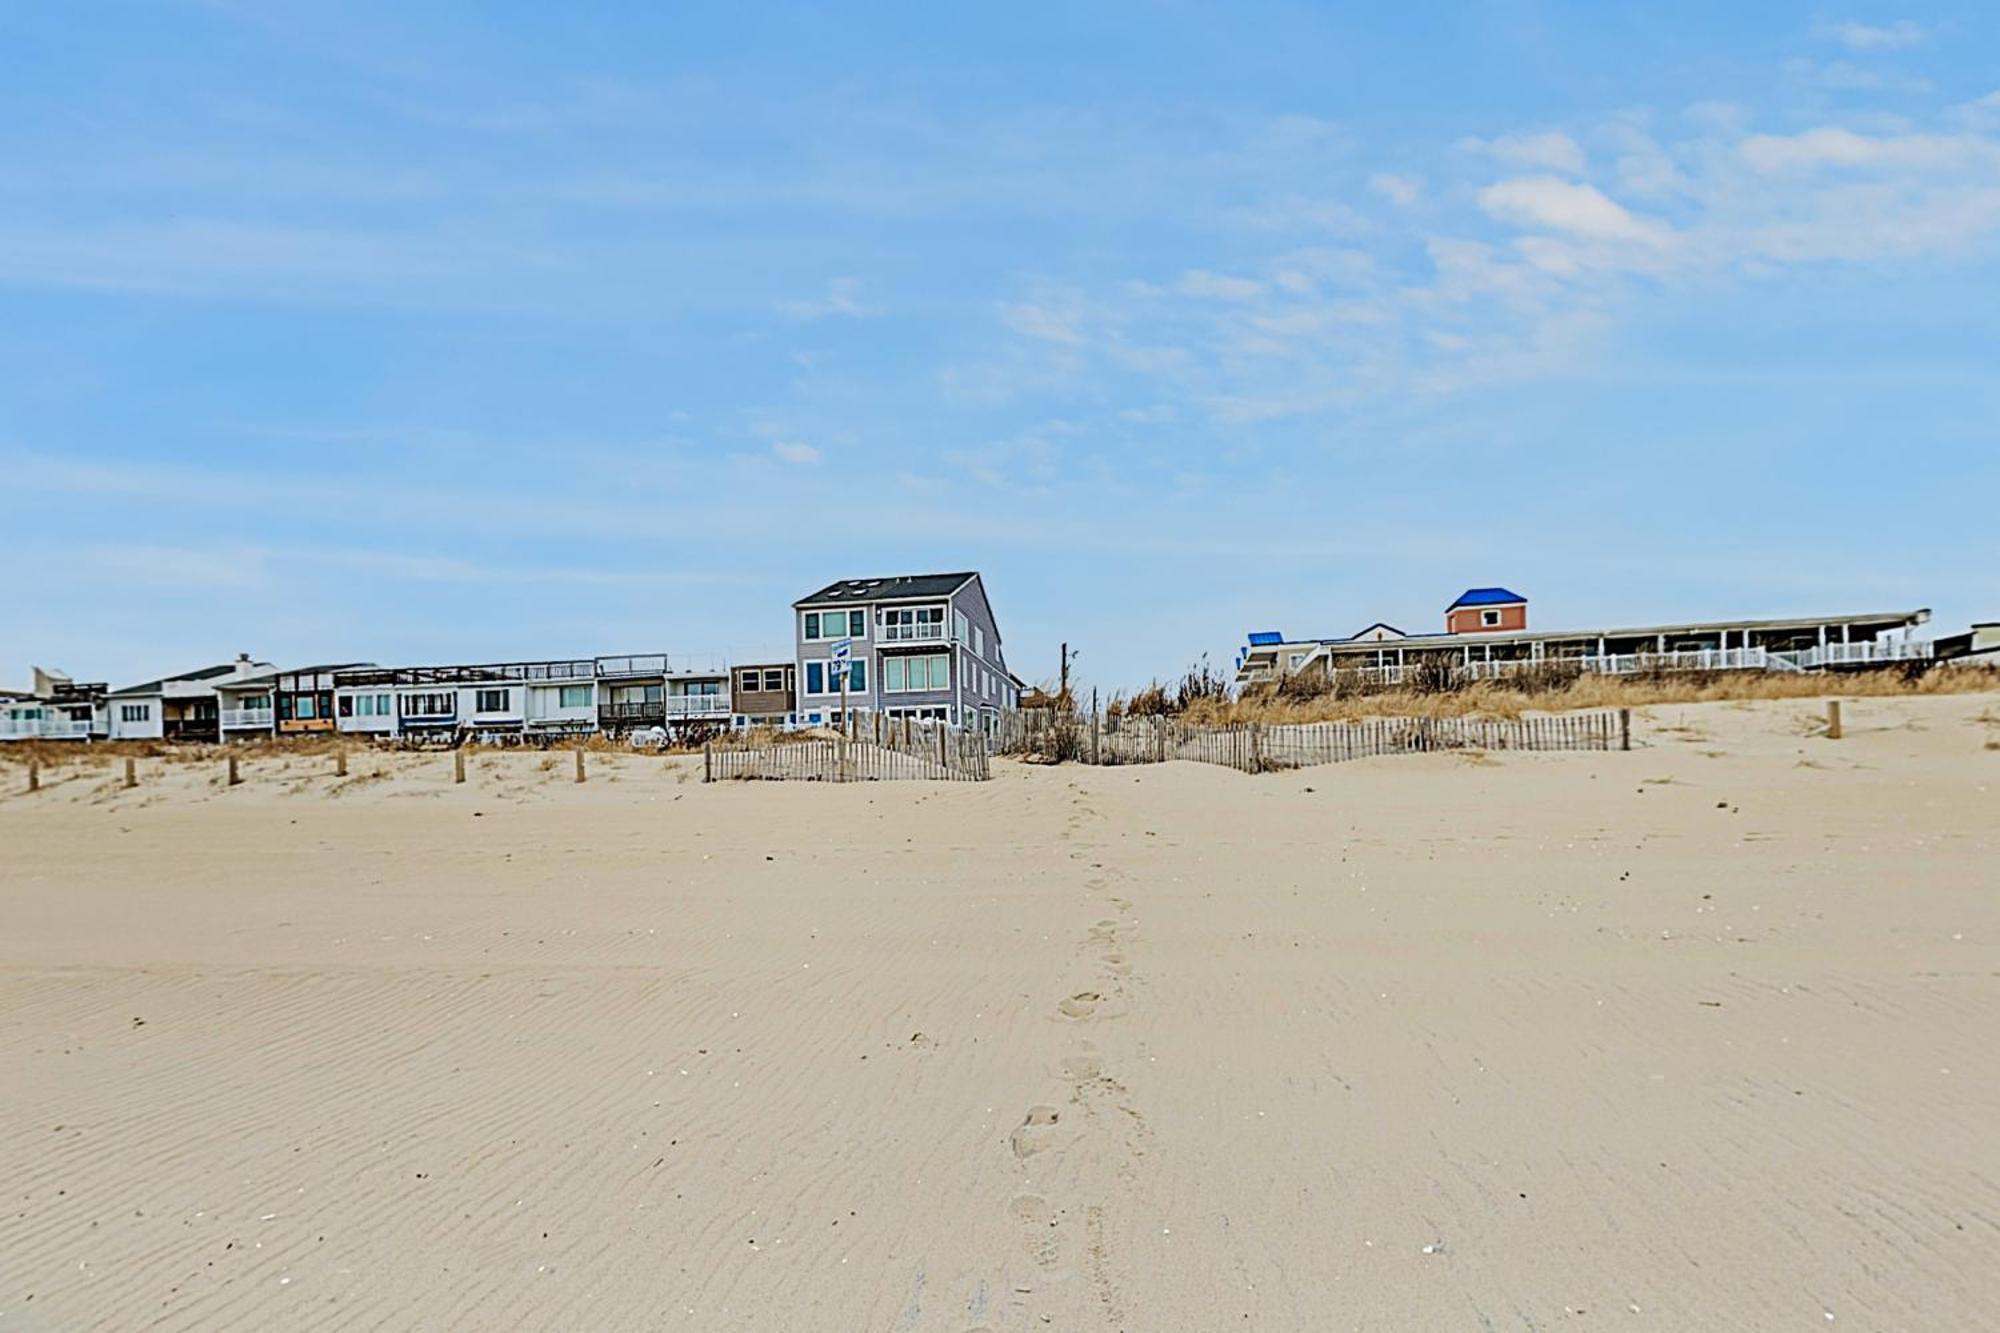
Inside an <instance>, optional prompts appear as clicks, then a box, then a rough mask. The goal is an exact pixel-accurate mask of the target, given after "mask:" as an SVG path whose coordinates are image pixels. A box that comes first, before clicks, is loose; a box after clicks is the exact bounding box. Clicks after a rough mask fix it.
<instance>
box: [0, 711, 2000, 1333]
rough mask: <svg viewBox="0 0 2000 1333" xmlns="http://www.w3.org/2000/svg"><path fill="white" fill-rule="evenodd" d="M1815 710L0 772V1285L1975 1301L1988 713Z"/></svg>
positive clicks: (1997, 1243)
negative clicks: (738, 776) (1365, 729)
mask: <svg viewBox="0 0 2000 1333" xmlns="http://www.w3.org/2000/svg"><path fill="white" fill-rule="evenodd" d="M1818 712H1819V710H1818V708H1817V706H1816V705H1815V704H1813V703H1812V702H1810V701H1796V700H1768V701H1756V702H1749V703H1746V704H1742V705H1740V706H1739V705H1733V704H1713V703H1694V704H1662V705H1657V706H1653V707H1650V708H1648V709H1647V710H1645V713H1644V714H1643V715H1642V719H1641V725H1640V726H1639V728H1638V731H1637V735H1638V738H1639V742H1640V743H1639V748H1637V749H1635V750H1634V751H1633V752H1632V753H1629V754H1619V753H1608V754H1606V753H1588V754H1520V753H1506V754H1495V755H1491V756H1486V757H1483V758H1480V759H1475V758H1473V757H1469V756H1463V755H1442V754H1440V755H1426V756H1413V757H1403V758H1391V759H1379V760H1366V761H1361V762H1357V763H1352V764H1346V765H1340V766H1336V767H1331V768H1324V769H1314V770H1307V771H1303V772H1295V773H1289V774H1282V775H1271V776H1266V777H1248V776H1245V775H1242V774H1239V773H1235V772H1232V771H1229V770H1226V769H1221V768H1210V767H1200V766H1195V765H1187V764H1168V765H1163V766H1159V767H1151V768H1144V769H1132V768H1119V769H1083V768H1077V767H1073V766H1070V767H1053V768H1051V767H1028V766H1021V765H1013V764H1004V763H1003V764H998V765H996V766H995V771H996V777H995V779H994V781H992V782H991V783H986V784H937V785H929V784H920V783H895V784H875V785H856V786H846V787H827V786H821V785H817V784H719V785H715V786H703V785H702V784H701V783H700V782H699V773H700V769H699V760H690V759H687V758H684V757H672V756H669V757H664V758H661V757H653V756H639V755H621V754H611V753H605V754H601V755H593V756H591V758H590V763H591V768H590V781H589V782H588V783H586V784H583V785H577V784H575V783H574V782H573V781H572V780H571V779H570V774H569V772H568V770H567V767H566V765H565V764H561V763H559V764H558V765H557V767H556V768H555V769H553V770H550V769H546V768H544V767H542V764H543V761H544V758H545V756H543V755H541V754H539V753H535V752H500V751H492V752H481V753H476V754H473V755H471V756H470V757H469V758H470V764H471V768H470V772H469V775H468V781H467V782H466V784H465V785H463V786H456V785H454V784H453V783H452V782H451V767H450V766H451V757H450V756H449V755H445V754H409V753H392V752H374V751H370V752H365V753H363V752H357V753H356V754H355V755H353V756H352V757H351V763H350V773H349V776H348V777H347V778H346V779H337V778H335V777H334V776H333V775H332V772H331V762H330V758H328V757H327V756H325V755H322V754H292V753H285V754H280V753H277V752H275V751H274V752H271V753H269V754H260V755H257V756H255V757H250V758H246V760H245V762H244V763H243V764H242V773H243V778H244V781H243V783H242V785H241V786H238V787H234V788H230V787H227V786H225V785H223V783H222V780H221V773H220V765H219V762H218V761H216V760H215V759H214V758H213V756H207V757H202V758H197V759H190V760H188V761H187V762H177V761H176V760H175V759H174V758H171V757H159V756H154V757H147V758H142V759H140V760H139V767H140V779H141V781H140V785H139V787H138V788H137V789H134V790H129V791H128V790H125V789H123V788H122V787H121V786H120V785H119V782H118V773H117V772H116V770H115V768H114V767H113V766H111V765H109V764H100V763H97V762H96V761H94V760H92V761H87V762H75V763H69V764H61V765H52V766H50V767H49V768H48V769H46V770H45V771H44V777H45V783H44V786H43V789H42V790H41V791H39V792H37V793H35V794H33V795H32V796H31V795H27V794H25V793H24V792H22V790H21V789H20V786H19V784H18V783H10V784H9V786H8V789H7V791H6V792H5V793H4V794H0V848H4V866H5V873H4V875H0V920H4V921H5V922H6V923H7V928H6V930H5V931H4V932H0V1181H4V1182H5V1190H6V1198H5V1207H4V1209H0V1328H4V1329H21V1328H29V1329H37V1330H57V1329H60V1330H68V1329H78V1328H131V1327H148V1328H158V1329H168V1330H194V1329H201V1330H224V1331H229V1330H253V1329H256V1330H261V1329H276V1328H283V1329H336V1328H372V1327H381V1328H418V1327H421V1328H523V1329H528V1328H537V1329H539V1328H603V1329H620V1328H674V1329H691V1330H692V1329H700V1330H733V1329H742V1330H769V1329H778V1328H783V1329H801V1330H807V1329H810V1330H818V1329H828V1330H849V1329H907V1330H941V1331H942V1333H967V1330H973V1329H985V1330H992V1331H993V1333H1001V1331H1002V1330H1009V1331H1011V1330H1024V1329H1034V1330H1039V1329H1047V1328H1060V1329H1066V1330H1087V1331H1091V1333H1097V1331H1108V1330H1118V1329H1131V1330H1138V1329H1144V1330H1166V1331H1169V1333H1171V1331H1173V1330H1204V1331H1206V1330H1214V1329H1220V1328H1246V1329H1248V1328H1255V1329H1285V1330H1293V1329H1296V1330H1323V1329H1336V1328H1337V1329H1367V1330H1410V1329H1433V1328H1436V1329H1447V1328H1472V1329H1477V1328H1539V1329H1554V1328H1571V1327H1576V1328H1589V1327H1615V1328H1622V1329H1635V1330H1673V1331H1674V1333H1684V1331H1685V1330H1689V1329H1702V1330H1738V1329H1740V1330H1767V1329H1775V1328H1806V1327H1813V1328H1824V1327H1836V1328H1863V1329H1898V1328H1904V1329H1923V1330H1932V1329H1937V1330H1947V1329H1965V1330H1972V1329H1986V1328H1993V1327H2000V1274H1996V1271H1995V1269H1994V1267H1993V1265H1992V1264H1991V1262H1990V1256H1991V1255H1992V1254H1993V1253H1994V1252H1995V1251H1996V1249H2000V1142H1997V1141H1996V1139H1995V1136H1994V1135H1993V1133H1992V1132H1991V1128H1990V1127H1991V1126H1992V1125H1993V1124H1994V1123H1996V1121H2000V1065H1996V1062H1995V1060H1994V1058H1993V1055H1992V1050H1991V1048H1992V1035H1993V1033H1994V1031H1995V1029H1996V1023H2000V898H1996V895H1995V894H1994V892H1993V888H1994V883H1993V874H1992V867H1993V865H1994V858H1995V854H1996V851H2000V821H1996V819H1995V817H1994V811H1995V809H1996V804H2000V753H1996V752H1995V751H1993V750H1991V749H1989V748H1987V747H1988V744H1989V743H1990V742H1991V741H1993V740H1994V739H1996V735H2000V708H1996V706H1995V705H1994V703H1993V701H1992V699H1991V698H1984V699H1982V698H1978V697H1972V696H1954V695H1943V694H1937V695H1914V696H1907V697H1881V698H1869V699H1866V700H1860V701H1857V702H1855V703H1853V704H1851V705H1850V707H1849V709H1848V714H1847V718H1846V726H1847V736H1846V738H1845V739H1843V740H1840V741H1829V740H1827V739H1825V738H1824V737H1823V736H1820V735H1818V734H1817V733H1816V731H1815V723H1816V719H1817V717H1818ZM18 774H19V769H18V768H16V769H13V770H12V775H16V776H17V775H18ZM1829 1317H1831V1318H1832V1319H1833V1320H1834V1321H1836V1322H1834V1323H1832V1324H1829V1323H1828V1322H1827V1321H1828V1319H1829Z"/></svg>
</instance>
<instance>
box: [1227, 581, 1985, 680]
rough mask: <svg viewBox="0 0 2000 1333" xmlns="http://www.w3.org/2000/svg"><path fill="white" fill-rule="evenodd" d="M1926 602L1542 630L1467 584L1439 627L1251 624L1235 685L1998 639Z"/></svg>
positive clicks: (1829, 665)
mask: <svg viewBox="0 0 2000 1333" xmlns="http://www.w3.org/2000/svg"><path fill="white" fill-rule="evenodd" d="M1930 618H1931V613H1930V612H1929V611H1928V610H1926V609H1915V610H1907V611H1865V612H1855V613H1843V614H1838V615H1818V616H1792V617H1776V618H1769V619H1761V620H1722V621H1680V622H1675V623H1671V624H1653V625H1641V626H1614V627H1607V628H1584V629H1566V630H1536V629H1530V628H1529V626H1528V599H1527V598H1525V597H1523V596H1521V595H1520V594H1519V593H1516V592H1513V591H1510V590H1509V589H1507V588H1497V587H1496V588H1470V589H1467V590H1466V591H1465V592H1464V593H1463V594H1462V595H1461V596H1459V597H1458V599H1457V600H1455V601H1454V602H1452V604H1451V605H1450V606H1448V607H1447V608H1445V623H1444V630H1443V632H1442V633H1431V632H1426V631H1422V630H1419V631H1416V632H1413V633H1406V632H1405V631H1403V630H1401V629H1398V628H1397V627H1396V626H1394V625H1391V624H1388V623H1386V622H1383V621H1376V622H1375V623H1373V624H1371V625H1369V626H1368V627H1367V628H1365V629H1362V630H1359V631H1357V632H1355V633H1353V634H1347V635H1339V636H1333V637H1325V638H1293V637H1290V636H1287V635H1285V634H1282V633H1278V632H1276V631H1265V632H1259V633H1254V634H1251V635H1250V636H1249V642H1248V643H1247V644H1246V645H1245V646H1244V647H1243V648H1241V649H1239V650H1238V652H1237V656H1236V680H1237V683H1238V684H1239V685H1245V686H1254V685H1266V684H1273V683H1276V682H1280V681H1284V680H1288V679H1300V678H1303V679H1312V678H1315V677H1340V676H1353V677H1356V678H1361V679H1366V680H1369V681H1373V682H1376V683H1382V684H1392V685H1393V684H1396V683H1399V682H1401V681H1402V680H1403V679H1404V678H1405V677H1406V676H1407V674H1408V673H1409V672H1411V671H1413V670H1418V669H1434V668H1437V667H1441V666H1442V667H1448V668H1450V669H1451V670H1452V671H1453V672H1455V673H1456V674H1458V675H1460V676H1462V677H1466V678H1471V679H1497V678H1501V677H1504V676H1507V675H1509V674H1512V673H1516V672H1521V671H1525V670H1530V669H1533V668H1536V667H1544V666H1548V665H1550V664H1554V665H1557V666H1561V667H1563V668H1565V669H1568V670H1573V671H1578V672H1590V673H1595V674H1602V675H1629V674H1633V673H1636V672H1641V671H1765V672H1778V673H1788V674H1789V673H1799V672H1808V671H1843V670H1859V669H1867V668H1879V667H1887V666H1896V665H1899V664H1921V663H1925V662H1929V661H1932V660H1937V659H1944V658H1950V657H1953V656H1975V655H1978V654H1980V653H1982V652H1985V651H1988V650H1990V649H1991V647H1992V645H1991V644H1989V643H1988V642H1987V638H1988V637H1989V636H1990V634H1991V632H1992V631H1993V630H1995V629H1996V628H2000V627H1995V626H1991V625H1984V624H1982V625H1976V626H1974V628H1973V631H1972V633H1971V634H1968V635H1963V636H1952V637H1949V638H1940V639H1930V638H1924V637H1920V636H1919V635H1918V634H1917V633H1916V631H1917V630H1918V629H1919V628H1920V627H1921V626H1923V625H1925V624H1927V623H1928V622H1929V621H1930Z"/></svg>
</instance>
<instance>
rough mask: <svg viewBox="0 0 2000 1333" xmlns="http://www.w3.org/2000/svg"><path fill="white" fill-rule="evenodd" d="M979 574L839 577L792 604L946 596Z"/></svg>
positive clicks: (812, 604) (969, 571) (968, 572)
mask: <svg viewBox="0 0 2000 1333" xmlns="http://www.w3.org/2000/svg"><path fill="white" fill-rule="evenodd" d="M978 577H979V575H978V574H977V573H976V572H974V571H971V570H967V571H965V572H964V573H959V574H896V575H891V576H889V577H886V578H874V579H839V580H836V581H835V582H833V583H829V584H827V585H826V586H825V587H824V588H821V589H820V590H819V591H818V592H815V593H809V594H808V595H806V596H804V597H801V598H799V600H798V601H796V602H793V603H792V605H793V606H817V605H822V604H825V603H829V602H831V603H835V604H838V603H842V602H886V601H895V600H897V599H899V598H904V597H949V596H950V595H951V594H953V593H955V592H957V591H958V590H959V589H960V588H963V587H964V586H965V585H966V584H968V583H970V582H971V581H972V580H973V579H976V578H978Z"/></svg>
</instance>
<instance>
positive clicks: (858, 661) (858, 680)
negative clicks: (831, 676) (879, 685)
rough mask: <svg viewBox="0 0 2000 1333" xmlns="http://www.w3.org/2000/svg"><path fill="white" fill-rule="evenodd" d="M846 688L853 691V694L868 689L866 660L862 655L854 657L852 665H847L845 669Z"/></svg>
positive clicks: (863, 692)
mask: <svg viewBox="0 0 2000 1333" xmlns="http://www.w3.org/2000/svg"><path fill="white" fill-rule="evenodd" d="M836 674H838V673H836ZM847 688H848V689H849V690H851V691H853V692H854V693H855V694H865V693H867V691H868V660H867V659H866V658H862V657H857V658H855V659H854V662H853V665H851V666H850V667H848V669H847Z"/></svg>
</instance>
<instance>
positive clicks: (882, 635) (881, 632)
mask: <svg viewBox="0 0 2000 1333" xmlns="http://www.w3.org/2000/svg"><path fill="white" fill-rule="evenodd" d="M943 641H944V626H943V625H877V626H876V627H875V642H877V643H924V642H931V643H942V642H943Z"/></svg>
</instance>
